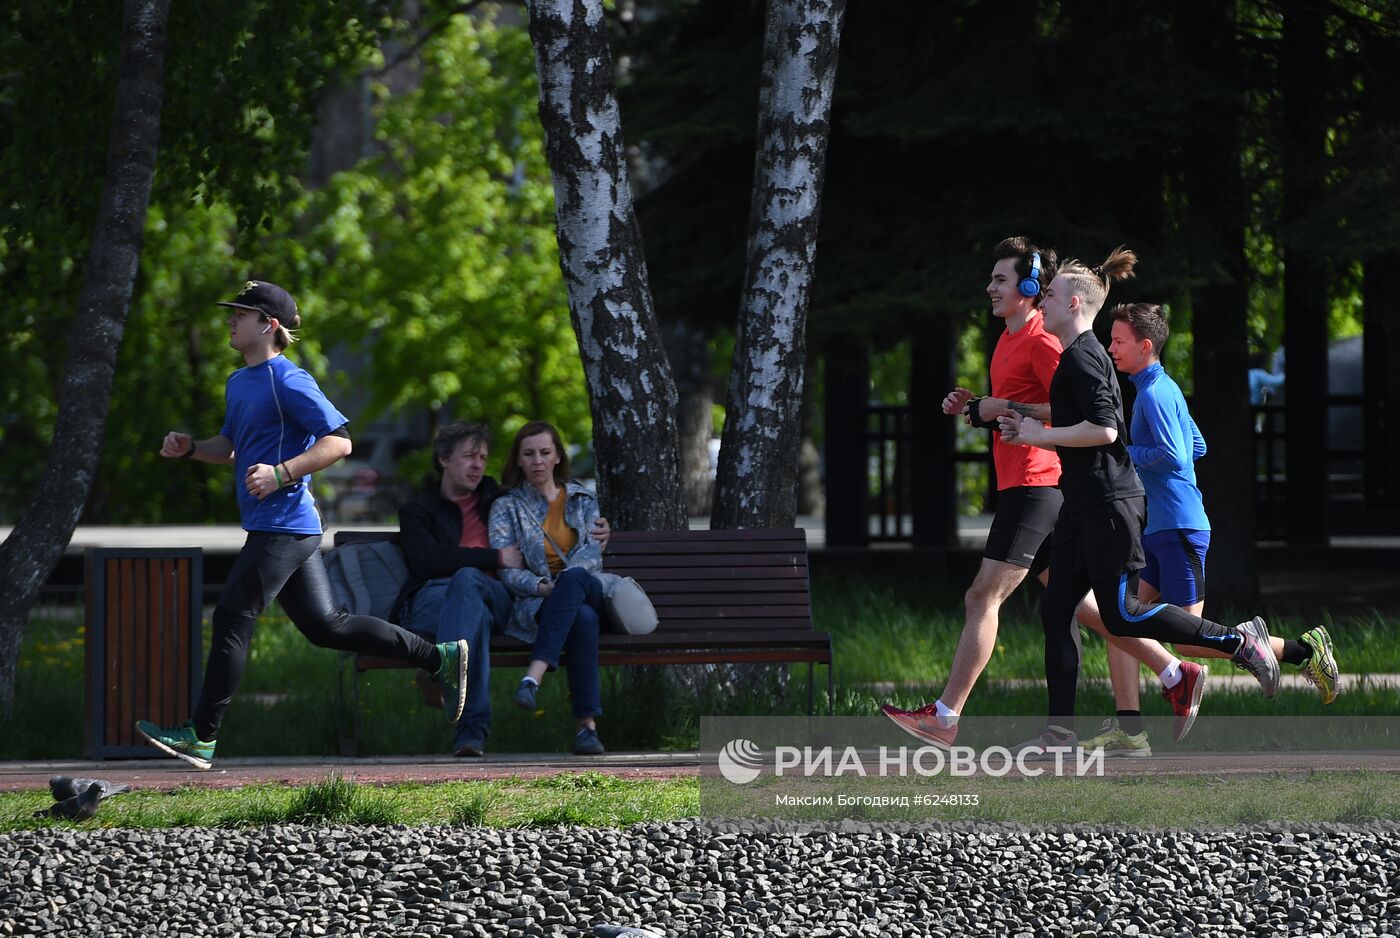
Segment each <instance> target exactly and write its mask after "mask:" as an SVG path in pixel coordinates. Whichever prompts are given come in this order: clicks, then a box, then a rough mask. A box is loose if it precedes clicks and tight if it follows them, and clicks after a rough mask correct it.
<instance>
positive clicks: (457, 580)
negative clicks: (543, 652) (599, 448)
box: [395, 421, 610, 756]
mask: <svg viewBox="0 0 1400 938" xmlns="http://www.w3.org/2000/svg"><path fill="white" fill-rule="evenodd" d="M490 447H491V431H490V430H488V429H487V428H486V427H485V426H484V425H482V424H479V423H469V422H467V421H457V422H455V423H451V424H448V425H447V426H445V427H443V428H442V429H441V430H440V431H438V434H437V436H436V437H435V438H434V440H433V468H434V470H435V472H436V477H435V478H432V477H430V478H429V479H427V480H426V482H425V485H424V488H423V491H421V492H419V493H418V494H417V495H416V496H414V497H413V498H412V499H411V500H410V501H409V502H408V503H407V504H405V505H404V506H403V507H402V508H400V509H399V543H400V546H401V547H402V548H403V553H404V559H405V561H407V563H408V582H407V583H405V584H404V588H403V591H402V592H401V593H400V594H399V598H398V602H397V603H396V604H395V611H396V618H397V619H398V621H399V622H401V623H402V624H403V625H404V626H405V627H407V628H409V629H411V630H412V631H414V632H417V633H419V634H421V635H434V636H437V635H440V636H450V637H451V639H452V640H456V639H464V640H465V641H466V642H467V644H468V645H469V646H470V648H471V651H470V654H469V655H468V668H469V670H468V686H467V702H466V706H465V707H464V708H463V710H462V716H461V718H460V719H459V720H458V721H457V729H456V733H455V735H454V737H453V740H452V752H453V754H454V755H458V756H480V755H482V753H483V752H484V751H485V749H486V737H487V735H489V733H490V731H491V683H490V663H491V659H490V644H491V634H492V633H493V632H503V631H504V630H505V626H506V623H507V622H508V621H509V620H510V614H511V606H512V602H511V598H510V594H509V593H507V592H506V589H505V587H504V586H503V585H502V584H501V582H500V580H498V579H497V577H496V574H497V571H498V570H500V569H502V568H505V567H516V568H518V567H522V566H524V559H523V558H522V557H521V554H520V550H519V548H518V546H511V547H504V548H502V549H500V550H494V549H492V548H491V547H489V546H488V544H487V519H488V517H489V516H490V513H491V503H492V502H493V501H494V500H495V498H496V495H497V493H498V492H499V486H498V485H497V484H496V480H495V479H493V478H491V477H490V476H488V475H486V459H487V456H488V455H489V452H490ZM609 533H610V532H609V529H608V524H607V521H606V520H604V519H601V518H600V519H599V520H598V525H597V526H596V527H595V528H594V529H593V532H592V534H593V536H594V538H595V539H597V541H598V543H599V544H600V545H601V546H602V547H606V546H607V541H608V534H609ZM448 640H449V639H448V638H446V637H444V638H441V639H438V641H448Z"/></svg>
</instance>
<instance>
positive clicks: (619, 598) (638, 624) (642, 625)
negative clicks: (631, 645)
mask: <svg viewBox="0 0 1400 938" xmlns="http://www.w3.org/2000/svg"><path fill="white" fill-rule="evenodd" d="M593 578H594V579H595V580H597V581H598V585H599V586H600V587H602V590H603V611H604V612H606V613H607V614H608V622H609V624H611V625H612V627H613V631H614V632H621V633H622V634H623V635H650V634H651V633H652V632H654V631H656V623H657V622H658V621H660V620H659V618H658V617H657V615H656V607H655V606H653V605H652V604H651V597H649V596H647V592H646V590H644V589H642V585H641V584H640V583H638V582H637V581H636V580H634V579H632V578H631V577H630V576H618V575H617V574H616V573H595V574H593Z"/></svg>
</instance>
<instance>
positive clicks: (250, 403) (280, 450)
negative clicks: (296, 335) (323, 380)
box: [219, 355, 349, 534]
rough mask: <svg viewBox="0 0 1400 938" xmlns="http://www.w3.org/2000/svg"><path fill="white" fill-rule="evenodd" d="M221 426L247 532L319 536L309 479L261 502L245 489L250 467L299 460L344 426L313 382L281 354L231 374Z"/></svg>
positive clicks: (309, 376)
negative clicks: (230, 454) (229, 448)
mask: <svg viewBox="0 0 1400 938" xmlns="http://www.w3.org/2000/svg"><path fill="white" fill-rule="evenodd" d="M224 406H225V408H226V413H225V416H224V426H223V429H222V430H220V431H219V432H220V433H222V434H223V435H224V436H225V437H226V438H228V439H229V440H231V441H232V442H233V452H234V457H233V458H234V469H235V473H234V482H233V488H234V491H235V493H237V495H238V512H239V514H240V515H241V516H242V518H243V528H244V530H247V531H268V532H271V533H275V534H320V533H321V516H320V515H319V514H318V513H317V512H316V499H314V498H312V496H311V489H310V487H309V482H310V479H311V477H310V476H302V477H301V478H300V479H298V480H296V481H295V482H293V483H292V484H291V485H286V486H283V487H282V488H280V489H278V490H277V491H275V492H273V493H272V494H271V495H269V496H267V498H264V499H262V500H261V501H259V500H258V499H257V497H256V496H254V495H250V494H248V489H247V488H246V487H245V486H244V484H243V479H244V477H245V476H246V475H247V474H248V467H249V466H254V465H257V464H258V463H265V464H266V465H269V466H275V465H277V464H278V463H280V462H283V461H284V460H288V459H291V458H292V457H294V456H300V455H301V454H302V453H304V452H306V451H307V450H308V449H310V448H311V445H312V444H313V443H315V442H316V441H317V440H319V439H320V438H321V437H323V436H326V435H327V434H329V433H331V432H333V431H335V430H338V429H340V428H341V427H343V426H345V424H346V423H348V422H349V421H347V420H346V419H345V415H344V414H342V413H341V412H340V411H338V410H336V409H335V405H333V404H332V403H331V402H330V401H328V400H327V399H326V396H325V395H324V394H322V393H321V388H320V387H319V386H318V385H317V384H316V379H315V378H313V377H311V375H309V374H307V372H306V371H304V370H303V369H302V368H300V367H299V366H297V365H295V364H293V363H292V362H290V361H288V360H287V358H286V357H285V356H283V355H275V356H273V357H272V358H270V359H268V360H267V361H265V362H263V363H262V364H260V365H249V366H248V367H247V368H240V369H238V370H237V371H235V372H234V373H233V374H231V375H229V379H228V384H227V385H225V387H224Z"/></svg>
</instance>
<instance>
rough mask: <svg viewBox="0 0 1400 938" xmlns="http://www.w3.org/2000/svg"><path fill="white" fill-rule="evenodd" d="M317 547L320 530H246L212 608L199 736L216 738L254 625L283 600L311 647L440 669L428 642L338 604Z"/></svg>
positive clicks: (239, 677)
mask: <svg viewBox="0 0 1400 938" xmlns="http://www.w3.org/2000/svg"><path fill="white" fill-rule="evenodd" d="M320 548H321V537H320V535H318V534H270V533H267V532H263V531H253V532H250V533H249V534H248V540H247V541H246V542H245V543H244V545H243V550H242V551H241V552H240V553H239V555H238V559H237V560H235V561H234V564H233V569H232V570H231V571H229V576H228V584H227V585H226V586H225V587H224V592H223V594H222V595H221V596H220V597H219V602H218V604H217V605H216V606H215V607H214V615H213V625H214V637H213V641H212V643H211V644H210V647H209V662H208V664H207V665H205V668H204V684H203V686H202V688H201V690H200V694H199V704H198V705H197V706H196V707H195V710H194V729H195V732H196V733H197V734H198V735H199V738H200V739H203V740H213V739H214V738H216V737H217V736H218V732H219V724H220V723H221V722H222V721H223V717H224V711H225V710H227V709H228V705H229V702H230V701H231V700H232V699H233V695H234V692H235V691H237V690H238V684H239V682H240V681H241V680H242V679H243V669H244V667H245V666H246V665H247V663H248V648H249V645H250V644H251V643H252V640H253V627H254V626H255V625H256V624H257V621H258V616H259V615H260V614H261V613H262V611H263V609H265V608H267V605H268V603H270V602H272V600H273V599H278V600H280V601H281V603H282V609H283V610H284V611H285V612H286V613H287V615H288V616H289V617H290V618H291V620H292V624H293V625H295V626H296V627H297V629H298V630H299V631H300V632H301V634H303V635H305V636H306V637H307V638H308V639H310V640H311V643H312V644H314V645H319V646H321V647H322V648H334V649H337V650H339V651H353V652H355V653H357V654H366V655H374V656H376V657H383V658H398V659H400V660H402V661H408V662H411V663H412V664H414V665H417V666H418V667H420V668H424V669H426V670H429V671H435V670H437V667H438V660H439V659H438V651H437V648H436V647H435V646H434V645H432V644H431V643H429V642H426V641H424V640H423V639H422V638H420V637H419V636H417V635H415V634H413V633H412V632H410V631H408V630H406V629H402V628H400V627H399V626H397V625H393V624H392V623H389V622H385V621H384V620H383V619H376V618H374V617H372V616H355V615H350V614H349V613H346V612H343V611H342V610H340V609H338V608H336V604H335V599H334V597H333V595H332V593H331V584H330V579H329V578H328V577H327V576H326V567H325V564H323V563H322V562H321V550H320Z"/></svg>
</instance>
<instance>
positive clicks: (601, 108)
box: [528, 0, 687, 530]
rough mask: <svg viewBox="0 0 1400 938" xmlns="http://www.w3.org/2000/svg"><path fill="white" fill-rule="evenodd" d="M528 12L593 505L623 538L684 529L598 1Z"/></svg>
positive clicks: (671, 410) (536, 3) (671, 389)
mask: <svg viewBox="0 0 1400 938" xmlns="http://www.w3.org/2000/svg"><path fill="white" fill-rule="evenodd" d="M528 7H529V10H530V39H531V42H532V43H533V45H534V47H535V63H536V69H537V71H538V72H539V80H540V122H541V123H542V124H543V125H544V131H545V141H546V151H547V154H548V157H549V168H550V173H551V175H552V176H553V179H554V202H555V217H556V220H557V225H558V231H559V266H560V268H561V269H562V270H563V273H564V282H565V283H566V284H567V286H568V291H569V314H570V317H571V318H572V320H573V326H574V331H575V333H577V335H578V344H579V352H580V354H581V356H582V359H583V370H584V376H585V378H586V380H587V382H588V397H589V406H590V409H591V411H592V414H593V446H594V450H595V452H596V454H597V462H598V498H599V501H600V503H601V506H602V510H603V512H604V514H605V515H607V517H608V518H609V519H610V520H611V522H612V524H613V527H615V528H618V529H620V530H648V529H662V528H684V527H686V524H687V518H686V510H685V502H684V499H683V497H682V492H681V485H680V448H679V441H678V435H677V428H676V384H675V381H674V379H673V377H672V374H671V366H670V363H669V362H668V360H667V358H666V353H665V351H664V349H663V348H662V344H661V334H660V331H659V329H658V326H657V321H656V312H655V310H654V309H653V307H652V299H651V287H650V285H649V284H648V281H647V270H646V257H645V255H644V254H643V252H642V235H641V229H640V227H639V226H638V224H637V218H636V214H635V212H634V211H633V207H632V193H631V190H630V188H629V182H628V173H627V159H626V152H625V146H624V143H623V138H622V121H621V117H620V115H619V113H618V108H617V97H616V94H615V84H616V83H615V80H614V73H613V59H612V49H611V48H610V46H609V44H608V37H607V29H606V24H605V22H604V19H603V4H602V0H529V2H528ZM539 416H541V417H545V418H547V417H548V415H547V414H541V415H539Z"/></svg>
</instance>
